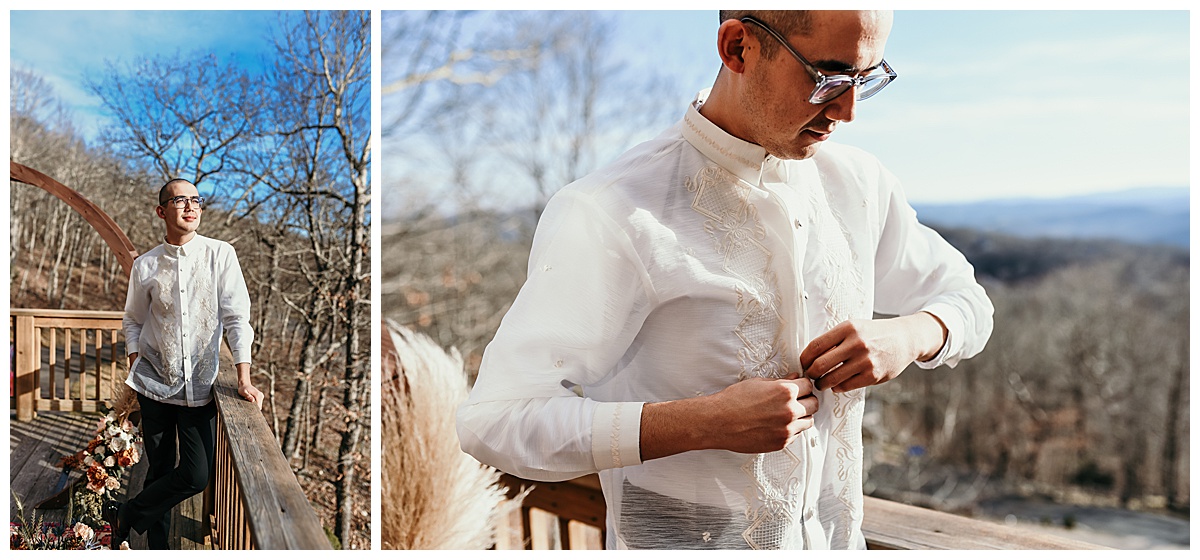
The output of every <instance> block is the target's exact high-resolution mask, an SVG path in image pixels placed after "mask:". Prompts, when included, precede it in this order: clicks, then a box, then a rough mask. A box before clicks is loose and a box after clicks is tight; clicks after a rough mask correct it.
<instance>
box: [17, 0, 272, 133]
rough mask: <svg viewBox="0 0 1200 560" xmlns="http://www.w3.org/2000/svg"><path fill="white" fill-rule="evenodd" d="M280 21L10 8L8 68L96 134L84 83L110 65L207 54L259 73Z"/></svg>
mask: <svg viewBox="0 0 1200 560" xmlns="http://www.w3.org/2000/svg"><path fill="white" fill-rule="evenodd" d="M276 19H277V15H276V13H275V12H268V11H228V12H221V11H159V12H146V11H142V12H132V11H13V12H10V14H9V33H10V35H9V49H10V51H9V57H10V58H9V64H10V65H11V67H13V68H19V67H23V68H29V69H32V70H34V71H36V72H37V73H39V74H41V75H42V77H43V78H45V79H47V80H48V81H49V82H50V83H51V84H52V85H53V86H54V88H55V92H56V93H57V94H58V96H59V97H60V98H62V99H63V101H64V102H65V103H67V104H68V105H69V106H71V107H72V109H73V110H74V112H75V115H76V122H77V124H78V125H79V126H80V127H81V130H82V131H83V132H84V133H85V134H86V135H88V136H89V137H91V136H93V135H94V134H95V132H96V126H97V124H98V121H99V119H100V118H101V113H100V107H99V105H98V104H99V100H98V99H97V98H95V97H94V96H92V94H91V93H90V92H89V91H88V90H87V86H86V84H85V80H86V78H87V77H88V76H89V75H96V74H97V73H98V72H100V71H101V70H103V69H104V63H105V60H109V61H113V62H118V61H119V62H129V61H132V60H133V59H134V58H136V57H138V56H152V55H156V54H165V55H173V54H175V53H176V52H179V53H181V54H185V55H186V54H188V53H190V52H193V51H197V50H202V51H206V52H208V51H211V52H213V53H215V54H217V56H218V57H220V58H221V59H222V60H223V61H225V60H236V61H237V62H238V63H240V64H242V65H244V66H246V67H249V68H257V67H260V66H261V61H262V56H263V55H265V54H267V53H269V52H271V51H272V50H273V49H274V46H273V45H272V44H271V42H270V39H269V38H268V33H269V30H270V28H271V26H272V25H274V24H275V22H276Z"/></svg>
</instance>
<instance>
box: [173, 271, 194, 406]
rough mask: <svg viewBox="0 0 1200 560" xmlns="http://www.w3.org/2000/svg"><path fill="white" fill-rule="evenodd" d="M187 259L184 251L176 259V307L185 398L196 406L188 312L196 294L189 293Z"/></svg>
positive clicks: (190, 324)
mask: <svg viewBox="0 0 1200 560" xmlns="http://www.w3.org/2000/svg"><path fill="white" fill-rule="evenodd" d="M186 261H187V256H186V255H184V254H182V253H181V254H180V255H179V258H178V259H176V261H175V266H176V269H175V274H176V278H178V279H179V305H178V307H176V309H178V310H179V317H178V319H179V347H180V349H181V350H182V351H181V354H182V355H183V388H184V398H185V399H186V400H187V404H188V406H194V405H195V395H193V394H192V346H193V345H192V344H189V340H188V338H189V334H192V333H191V331H192V318H191V316H190V314H189V313H188V308H189V306H188V302H189V301H190V298H189V295H191V296H194V295H195V294H189V293H188V285H187V278H188V276H187V275H185V274H184V270H185V268H186V266H185V264H187V262H186ZM193 336H194V334H193Z"/></svg>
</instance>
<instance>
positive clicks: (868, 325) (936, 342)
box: [800, 312, 946, 393]
mask: <svg viewBox="0 0 1200 560" xmlns="http://www.w3.org/2000/svg"><path fill="white" fill-rule="evenodd" d="M945 340H946V327H945V325H942V322H941V320H939V319H938V318H937V317H935V316H933V315H931V314H929V313H924V312H922V313H917V314H915V315H907V316H904V317H895V318H892V319H875V320H855V321H846V322H844V323H842V324H840V325H838V326H836V327H834V328H833V329H831V330H830V331H829V332H827V333H825V334H822V335H821V336H818V337H817V338H814V339H813V340H812V342H810V343H808V346H807V347H806V348H805V349H804V351H803V352H801V353H800V365H801V367H803V368H804V374H805V375H806V376H808V377H809V378H811V379H813V380H814V384H815V386H816V388H817V390H818V391H824V390H825V389H833V391H834V392H835V393H844V392H846V391H852V390H854V389H861V388H863V387H868V386H871V385H878V384H880V383H883V382H885V381H890V380H892V379H893V378H895V377H896V376H897V375H900V372H902V371H904V368H906V367H908V364H911V363H913V362H914V361H917V360H929V359H931V358H933V357H934V356H936V355H937V353H938V352H939V351H940V350H941V348H942V344H944V343H945Z"/></svg>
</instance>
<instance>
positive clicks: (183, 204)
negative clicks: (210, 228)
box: [163, 196, 204, 208]
mask: <svg viewBox="0 0 1200 560" xmlns="http://www.w3.org/2000/svg"><path fill="white" fill-rule="evenodd" d="M168 204H169V205H171V206H174V207H175V208H187V206H188V204H191V205H192V207H193V208H204V197H202V196H176V197H172V198H168V199H167V201H166V202H164V203H163V206H166V205H168Z"/></svg>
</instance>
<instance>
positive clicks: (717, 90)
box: [699, 78, 755, 144]
mask: <svg viewBox="0 0 1200 560" xmlns="http://www.w3.org/2000/svg"><path fill="white" fill-rule="evenodd" d="M728 88H729V84H728V83H726V82H724V81H723V80H721V79H720V78H718V79H717V81H716V82H715V83H714V84H713V87H712V90H711V91H710V92H709V94H708V99H706V100H705V101H704V104H703V105H701V106H700V109H699V111H700V114H701V115H702V116H704V118H706V119H708V121H709V122H711V123H713V124H715V125H717V126H718V127H719V128H720V129H721V130H724V131H725V132H727V133H729V134H730V135H731V136H733V137H735V138H737V139H739V140H745V141H747V142H750V143H752V144H753V143H755V142H754V140H752V139H750V138H747V136H748V135H747V134H746V132H745V131H743V130H742V127H741V126H740V120H741V119H740V115H739V114H738V108H737V107H736V106H735V105H734V104H733V100H732V93H731V92H729V91H727V90H728Z"/></svg>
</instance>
